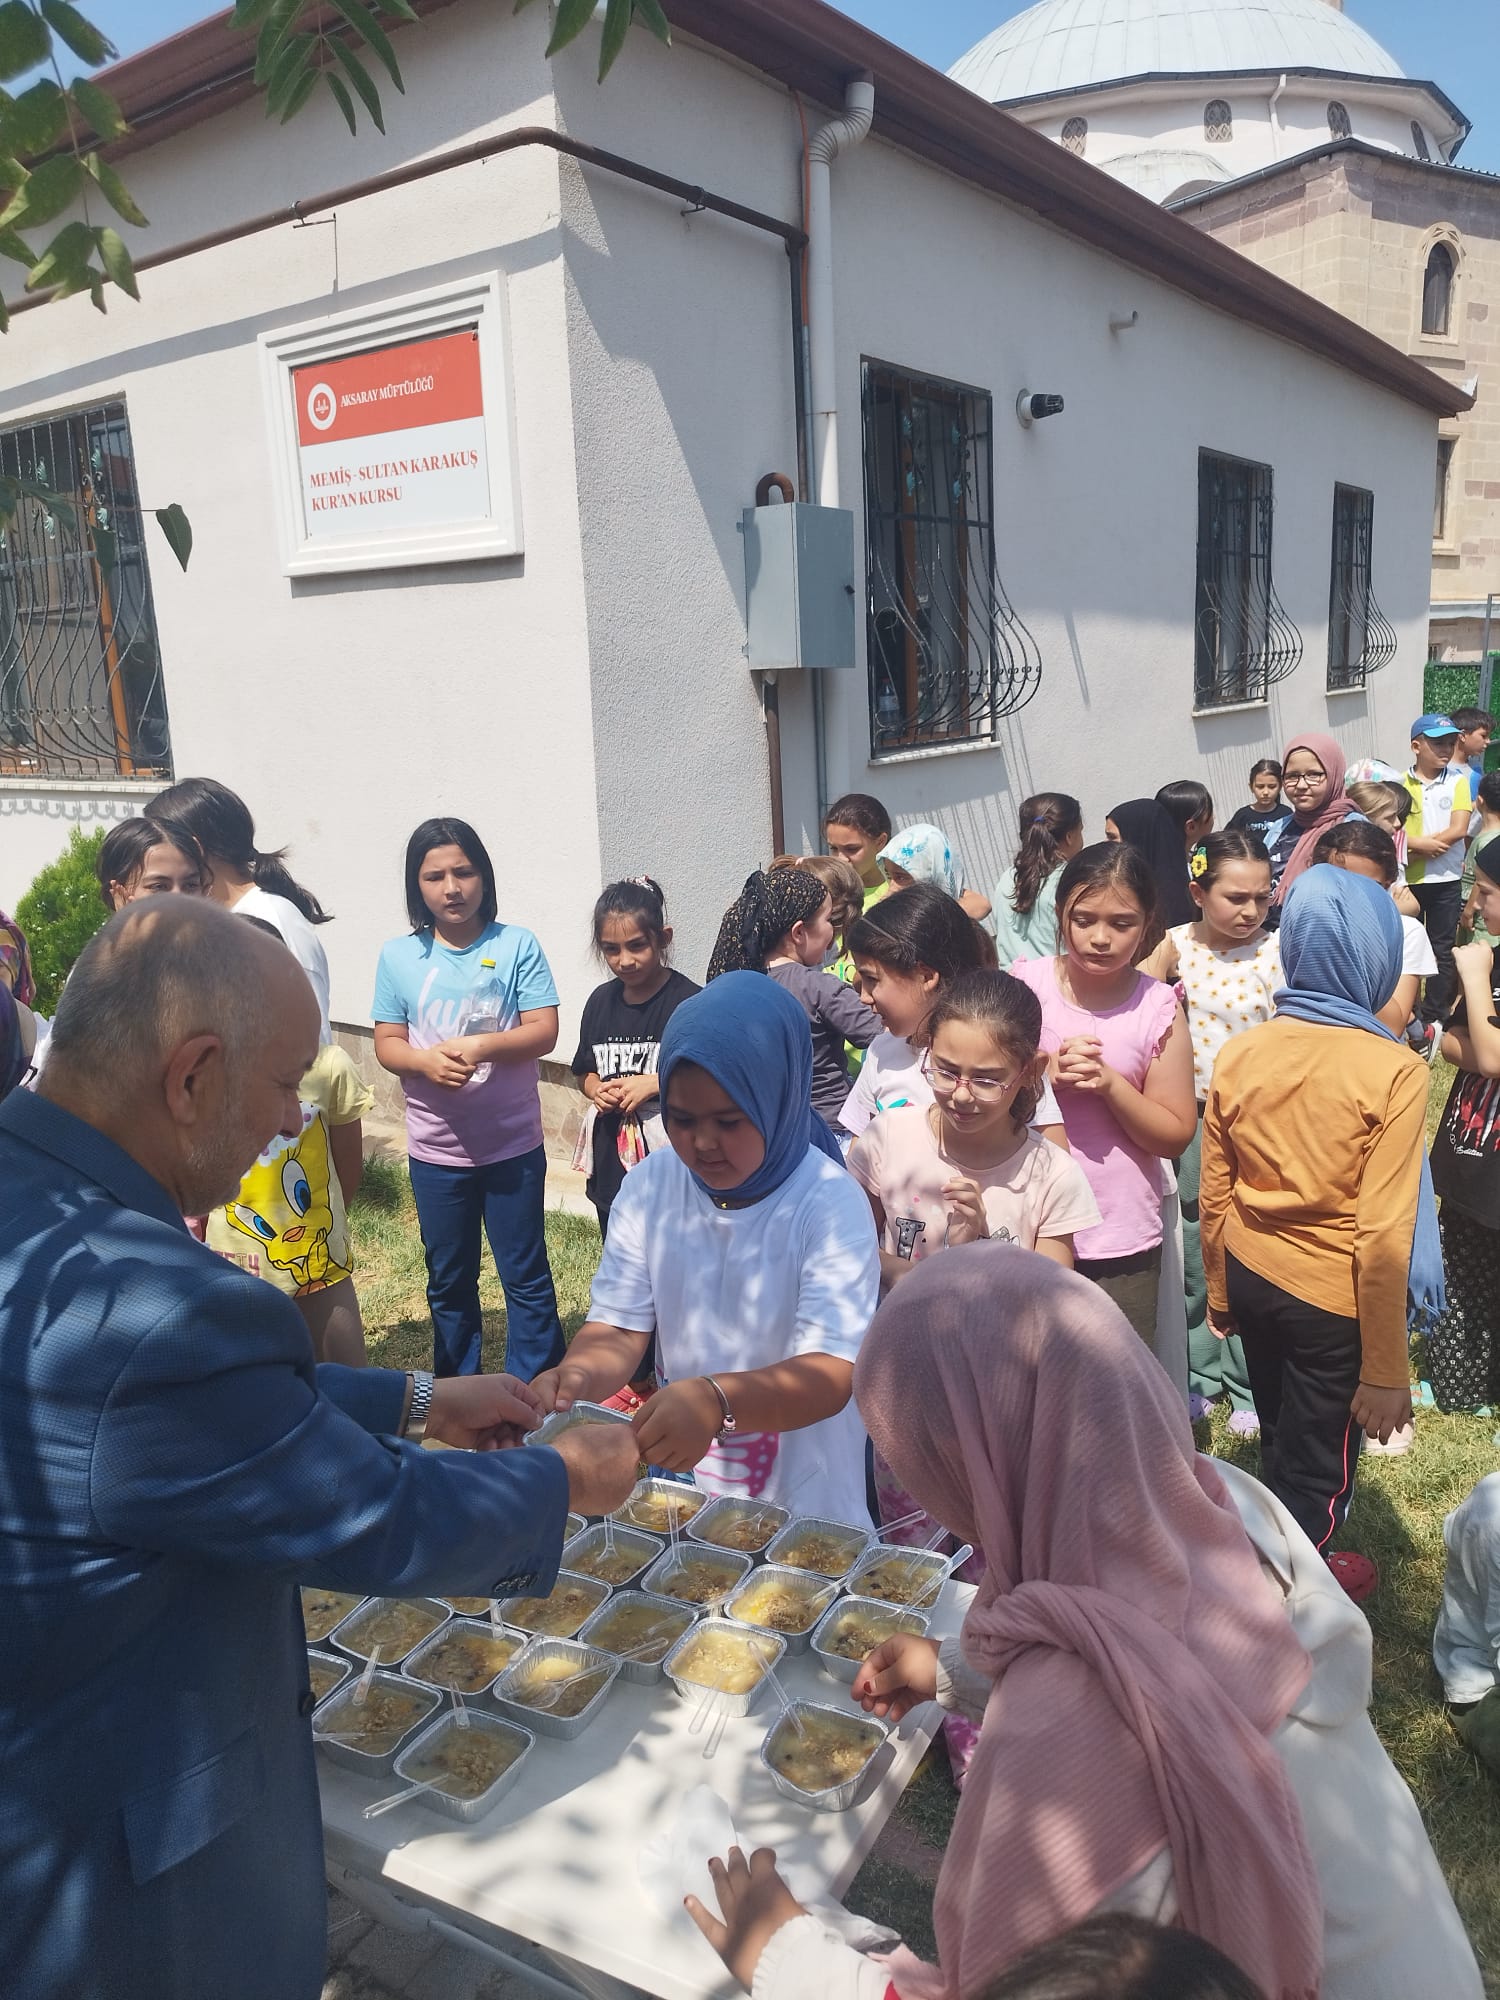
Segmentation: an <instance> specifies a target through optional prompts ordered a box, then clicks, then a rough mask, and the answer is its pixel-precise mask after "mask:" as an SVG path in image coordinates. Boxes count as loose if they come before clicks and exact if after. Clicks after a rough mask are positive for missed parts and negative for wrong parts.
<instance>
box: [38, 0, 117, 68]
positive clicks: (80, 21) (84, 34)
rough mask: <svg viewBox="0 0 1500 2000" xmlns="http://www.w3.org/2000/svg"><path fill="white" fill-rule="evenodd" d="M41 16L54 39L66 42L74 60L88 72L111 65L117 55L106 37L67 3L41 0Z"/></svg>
mask: <svg viewBox="0 0 1500 2000" xmlns="http://www.w3.org/2000/svg"><path fill="white" fill-rule="evenodd" d="M42 16H43V19H44V20H45V21H46V23H47V25H48V27H49V28H50V29H51V30H52V32H53V34H54V35H56V37H57V39H58V40H59V41H60V42H66V43H67V45H68V47H69V48H70V49H71V50H72V51H73V53H74V55H75V56H77V58H78V60H79V61H80V62H86V63H87V64H88V66H89V68H90V69H98V67H99V65H100V64H101V63H107V62H113V61H114V59H115V57H116V56H117V55H118V54H119V53H120V51H119V50H118V49H117V48H116V47H115V45H114V43H113V42H112V41H111V40H110V39H109V36H108V35H102V34H100V32H99V30H98V29H97V28H96V27H95V26H94V24H93V22H92V21H90V20H89V19H88V18H87V17H86V16H85V15H83V14H80V13H79V11H78V9H77V8H76V7H72V6H69V4H68V0H42Z"/></svg>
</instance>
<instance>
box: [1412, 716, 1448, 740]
mask: <svg viewBox="0 0 1500 2000" xmlns="http://www.w3.org/2000/svg"><path fill="white" fill-rule="evenodd" d="M1411 734H1412V741H1413V742H1415V741H1416V739H1417V738H1418V737H1419V736H1457V734H1458V724H1457V723H1456V722H1455V721H1454V720H1453V718H1452V716H1451V715H1419V716H1418V717H1417V719H1416V721H1415V722H1414V723H1413V724H1412V726H1411Z"/></svg>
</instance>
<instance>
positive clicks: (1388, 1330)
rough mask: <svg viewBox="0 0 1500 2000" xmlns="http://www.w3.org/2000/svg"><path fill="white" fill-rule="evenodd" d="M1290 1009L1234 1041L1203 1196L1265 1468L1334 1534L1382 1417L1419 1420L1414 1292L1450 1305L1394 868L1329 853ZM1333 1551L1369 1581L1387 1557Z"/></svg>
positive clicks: (1319, 875) (1212, 1285)
mask: <svg viewBox="0 0 1500 2000" xmlns="http://www.w3.org/2000/svg"><path fill="white" fill-rule="evenodd" d="M1281 962H1282V968H1283V971H1284V973H1285V976H1286V985H1285V987H1284V988H1283V989H1282V990H1281V991H1280V992H1278V993H1277V995H1276V1018H1275V1019H1274V1020H1272V1021H1269V1022H1267V1023H1266V1024H1265V1025H1264V1026H1262V1027H1258V1028H1251V1029H1250V1030H1248V1032H1247V1033H1245V1034H1242V1035H1237V1036H1235V1038H1234V1039H1233V1040H1232V1041H1230V1042H1229V1043H1227V1044H1226V1046H1225V1047H1224V1049H1223V1050H1222V1051H1221V1052H1220V1054H1219V1058H1218V1061H1217V1062H1216V1064H1215V1066H1214V1073H1213V1081H1212V1083H1211V1085H1210V1089H1209V1099H1208V1108H1207V1110H1206V1112H1205V1114H1204V1120H1203V1180H1202V1189H1201V1193H1200V1196H1199V1204H1200V1212H1201V1218H1202V1233H1203V1264H1204V1271H1205V1274H1206V1276H1207V1278H1208V1316H1209V1325H1210V1327H1211V1328H1212V1329H1213V1331H1214V1332H1215V1333H1217V1334H1220V1335H1221V1336H1224V1335H1228V1334H1230V1333H1236V1332H1237V1333H1238V1334H1239V1336H1240V1338H1241V1340H1242V1341H1243V1343H1244V1349H1245V1360H1246V1364H1247V1367H1248V1370H1249V1375H1250V1392H1251V1394H1252V1396H1253V1397H1254V1399H1255V1408H1256V1414H1257V1415H1258V1416H1259V1418H1260V1423H1261V1467H1262V1476H1263V1478H1264V1479H1265V1481H1266V1483H1267V1485H1268V1486H1269V1487H1270V1488H1271V1490H1272V1492H1273V1493H1275V1494H1276V1496H1277V1497H1278V1499H1280V1500H1281V1501H1283V1502H1284V1504H1285V1505H1286V1506H1287V1507H1288V1508H1289V1509H1290V1511H1291V1513H1292V1514H1293V1515H1294V1516H1295V1517H1296V1519H1297V1520H1298V1522H1299V1523H1300V1524H1301V1525H1302V1527H1303V1528H1304V1529H1305V1530H1306V1531H1307V1533H1308V1535H1309V1536H1310V1537H1311V1539H1312V1541H1313V1543H1314V1545H1315V1546H1316V1547H1317V1548H1318V1549H1319V1550H1323V1551H1326V1550H1327V1546H1328V1543H1329V1541H1330V1540H1331V1538H1332V1536H1333V1533H1334V1530H1335V1529H1336V1528H1337V1527H1338V1526H1339V1524H1340V1523H1341V1522H1342V1521H1343V1519H1344V1516H1345V1514H1346V1513H1347V1511H1348V1507H1349V1501H1350V1499H1351V1497H1352V1495H1353V1491H1354V1475H1355V1468H1356V1466H1357V1464H1358V1459H1359V1452H1360V1447H1361V1444H1362V1441H1363V1438H1364V1434H1365V1432H1366V1431H1368V1432H1369V1433H1370V1434H1371V1436H1372V1437H1375V1438H1378V1439H1379V1440H1380V1442H1381V1443H1382V1444H1384V1443H1386V1442H1387V1441H1388V1440H1389V1438H1390V1437H1391V1436H1392V1435H1393V1433H1395V1432H1396V1431H1398V1430H1400V1429H1401V1427H1402V1426H1403V1425H1404V1424H1407V1423H1409V1422H1410V1421H1411V1372H1410V1368H1409V1366H1408V1361H1407V1316H1408V1293H1410V1299H1411V1305H1412V1308H1413V1309H1414V1311H1415V1312H1416V1313H1417V1314H1418V1316H1419V1317H1420V1316H1424V1315H1426V1314H1429V1313H1432V1312H1435V1311H1441V1309H1442V1303H1443V1281H1442V1255H1441V1250H1440V1248H1439V1245H1438V1241H1437V1226H1436V1214H1435V1207H1434V1203H1433V1198H1432V1182H1431V1177H1430V1175H1429V1173H1428V1169H1427V1153H1426V1115H1427V1085H1428V1074H1427V1067H1426V1065H1425V1063H1424V1062H1423V1061H1422V1059H1421V1057H1420V1056H1417V1055H1415V1054H1414V1053H1413V1051H1412V1050H1410V1049H1408V1048H1406V1047H1405V1046H1404V1044H1403V1043H1401V1042H1400V1041H1398V1040H1397V1038H1396V1037H1395V1036H1394V1035H1392V1033H1391V1031H1390V1029H1389V1028H1387V1027H1385V1026H1384V1025H1383V1023H1382V1022H1381V1021H1379V1020H1378V1019H1377V1018H1376V1017H1377V1015H1378V1013H1379V1010H1380V1009H1381V1008H1382V1007H1383V1006H1385V1004H1386V1002H1387V1001H1388V1000H1389V999H1390V997H1391V995H1392V994H1393V993H1394V992H1395V990H1396V982H1397V980H1398V979H1399V978H1400V976H1401V962H1402V949H1401V919H1400V917H1399V916H1398V914H1397V911H1396V906H1395V904H1394V903H1393V902H1392V901H1391V898H1390V896H1389V895H1388V894H1387V892H1386V891H1385V890H1384V889H1383V888H1382V887H1381V885H1380V884H1379V883H1377V882H1371V881H1367V880H1366V879H1365V878H1364V877H1363V876H1360V875H1352V874H1348V873H1346V872H1345V871H1344V870H1342V869H1336V868H1327V867H1323V868H1310V869H1309V870H1308V871H1307V873H1306V874H1305V875H1303V876H1302V877H1300V878H1299V880H1298V881H1297V882H1295V883H1294V884H1293V886H1292V889H1291V891H1290V892H1289V894H1288V895H1287V898H1286V903H1285V910H1284V915H1283V917H1282V924H1281ZM1331 1560H1332V1564H1333V1567H1334V1568H1335V1570H1336V1572H1337V1573H1338V1575H1339V1579H1340V1581H1341V1582H1342V1583H1343V1584H1344V1585H1345V1588H1346V1589H1348V1590H1349V1591H1350V1594H1351V1595H1352V1596H1356V1597H1364V1596H1368V1594H1369V1592H1370V1591H1371V1590H1372V1589H1373V1588H1374V1587H1375V1582H1376V1577H1375V1569H1374V1565H1373V1564H1372V1563H1370V1562H1369V1561H1368V1560H1367V1559H1366V1558H1364V1557H1362V1556H1355V1555H1349V1554H1347V1553H1345V1554H1340V1555H1338V1556H1335V1557H1333V1558H1332V1559H1331Z"/></svg>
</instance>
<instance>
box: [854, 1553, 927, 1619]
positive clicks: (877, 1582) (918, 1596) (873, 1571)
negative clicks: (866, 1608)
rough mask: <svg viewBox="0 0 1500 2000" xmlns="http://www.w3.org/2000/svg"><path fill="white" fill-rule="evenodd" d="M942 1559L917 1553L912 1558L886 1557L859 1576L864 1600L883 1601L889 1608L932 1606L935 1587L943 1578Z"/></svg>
mask: <svg viewBox="0 0 1500 2000" xmlns="http://www.w3.org/2000/svg"><path fill="white" fill-rule="evenodd" d="M942 1567H943V1561H942V1557H941V1556H931V1555H928V1554H927V1553H926V1551H925V1550H914V1551H913V1552H912V1554H911V1555H910V1556H884V1557H882V1558H881V1560H880V1561H879V1562H876V1563H871V1565H870V1567H869V1568H868V1569H862V1570H861V1571H860V1573H859V1579H858V1583H857V1586H856V1587H857V1588H858V1591H859V1594H860V1596H861V1597H882V1598H884V1599H885V1601H886V1603H887V1604H921V1605H923V1606H926V1605H928V1604H931V1603H932V1602H933V1600H934V1598H935V1596H936V1592H935V1591H934V1589H933V1585H934V1584H935V1583H936V1582H937V1580H938V1577H939V1575H940V1574H941V1571H942Z"/></svg>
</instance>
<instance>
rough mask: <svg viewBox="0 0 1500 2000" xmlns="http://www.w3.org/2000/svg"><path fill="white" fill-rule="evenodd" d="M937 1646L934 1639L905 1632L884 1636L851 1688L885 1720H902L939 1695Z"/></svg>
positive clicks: (853, 1693)
mask: <svg viewBox="0 0 1500 2000" xmlns="http://www.w3.org/2000/svg"><path fill="white" fill-rule="evenodd" d="M937 1666H938V1649H937V1646H936V1644H935V1642H934V1641H933V1640H931V1639H916V1638H913V1637H912V1636H911V1635H910V1634H909V1633H902V1634H900V1635H899V1636H898V1637H896V1638H894V1639H885V1640H882V1642H881V1643H880V1645H878V1646H877V1647H876V1648H875V1650H874V1652H873V1653H870V1654H868V1655H867V1656H866V1659H865V1662H864V1665H863V1666H862V1667H861V1668H860V1670H859V1672H858V1673H857V1674H856V1675H855V1676H854V1685H853V1687H852V1688H851V1689H850V1690H849V1692H850V1694H851V1695H853V1697H854V1699H855V1700H856V1701H857V1702H858V1703H859V1705H860V1707H861V1708H863V1709H866V1710H867V1711H868V1712H869V1713H870V1714H871V1715H878V1716H879V1717H880V1718H881V1720H882V1721H886V1720H887V1719H889V1720H890V1721H891V1722H899V1721H900V1720H901V1718H902V1716H903V1715H909V1714H910V1713H911V1711H912V1710H913V1709H914V1708H920V1707H921V1705H922V1703H923V1702H924V1701H932V1700H934V1699H935V1698H936V1696H937Z"/></svg>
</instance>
